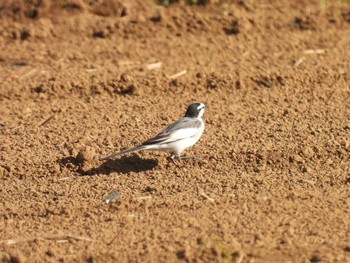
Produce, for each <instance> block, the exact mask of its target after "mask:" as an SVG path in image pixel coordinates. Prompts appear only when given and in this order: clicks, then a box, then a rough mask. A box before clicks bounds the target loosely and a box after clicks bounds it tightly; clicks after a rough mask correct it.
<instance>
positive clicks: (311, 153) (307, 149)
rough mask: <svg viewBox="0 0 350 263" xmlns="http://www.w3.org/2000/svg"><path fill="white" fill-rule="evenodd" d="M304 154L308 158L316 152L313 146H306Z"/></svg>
mask: <svg viewBox="0 0 350 263" xmlns="http://www.w3.org/2000/svg"><path fill="white" fill-rule="evenodd" d="M303 155H304V156H305V157H306V158H312V157H313V156H314V155H315V152H314V150H313V149H312V148H311V147H305V149H304V151H303Z"/></svg>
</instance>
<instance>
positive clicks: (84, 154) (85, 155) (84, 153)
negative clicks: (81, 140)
mask: <svg viewBox="0 0 350 263" xmlns="http://www.w3.org/2000/svg"><path fill="white" fill-rule="evenodd" d="M96 156H97V155H96V151H95V149H94V148H92V147H86V148H85V149H83V150H81V151H79V153H78V155H77V157H76V161H77V162H78V163H79V164H84V163H86V162H89V161H93V160H95V159H96Z"/></svg>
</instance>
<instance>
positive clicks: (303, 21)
mask: <svg viewBox="0 0 350 263" xmlns="http://www.w3.org/2000/svg"><path fill="white" fill-rule="evenodd" d="M289 25H290V26H294V27H297V28H299V29H300V30H314V29H315V28H316V27H315V22H314V21H313V20H312V19H311V18H310V17H306V18H300V17H296V18H295V19H294V21H293V22H291V23H289Z"/></svg>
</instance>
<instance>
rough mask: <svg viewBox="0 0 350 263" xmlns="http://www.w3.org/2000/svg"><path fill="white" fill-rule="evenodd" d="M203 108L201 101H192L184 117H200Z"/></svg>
mask: <svg viewBox="0 0 350 263" xmlns="http://www.w3.org/2000/svg"><path fill="white" fill-rule="evenodd" d="M204 109H205V105H204V104H203V103H193V104H191V105H190V106H188V108H187V111H186V114H185V117H190V118H196V117H202V115H203V111H204Z"/></svg>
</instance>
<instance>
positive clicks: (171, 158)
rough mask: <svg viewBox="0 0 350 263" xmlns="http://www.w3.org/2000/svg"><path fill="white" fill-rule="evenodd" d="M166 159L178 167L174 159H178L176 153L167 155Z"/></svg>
mask: <svg viewBox="0 0 350 263" xmlns="http://www.w3.org/2000/svg"><path fill="white" fill-rule="evenodd" d="M167 159H168V160H169V161H172V162H173V164H175V166H176V167H177V168H180V166H179V165H178V163H177V162H176V160H179V159H180V158H179V156H176V155H173V154H172V155H170V156H168V157H167Z"/></svg>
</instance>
